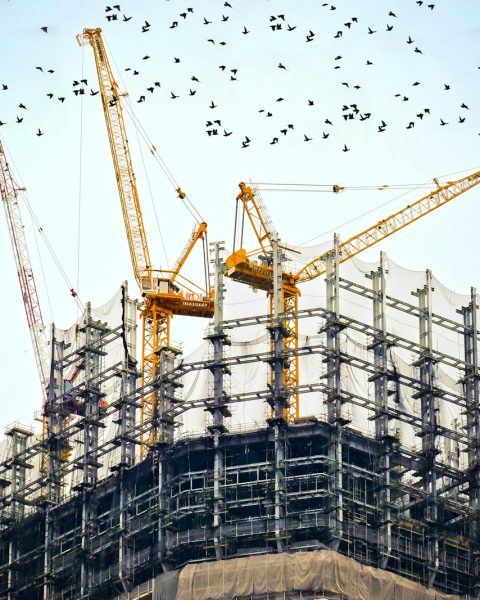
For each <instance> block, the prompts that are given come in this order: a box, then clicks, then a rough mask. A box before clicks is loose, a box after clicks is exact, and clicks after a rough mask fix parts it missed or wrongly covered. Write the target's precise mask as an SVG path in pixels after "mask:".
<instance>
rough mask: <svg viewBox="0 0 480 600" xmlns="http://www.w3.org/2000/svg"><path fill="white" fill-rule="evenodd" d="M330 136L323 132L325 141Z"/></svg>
mask: <svg viewBox="0 0 480 600" xmlns="http://www.w3.org/2000/svg"><path fill="white" fill-rule="evenodd" d="M329 135H330V134H329V133H325V132H324V131H322V138H323V139H324V140H326V139H327V138H328V137H329Z"/></svg>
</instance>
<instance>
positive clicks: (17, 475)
mask: <svg viewBox="0 0 480 600" xmlns="http://www.w3.org/2000/svg"><path fill="white" fill-rule="evenodd" d="M5 434H6V435H7V436H8V437H10V457H11V458H10V464H11V470H12V471H11V483H10V493H11V496H10V497H11V504H10V510H11V519H12V521H21V520H22V519H23V518H24V517H25V484H26V482H27V469H31V468H32V466H33V465H31V464H30V463H29V462H28V461H27V457H26V450H27V444H28V439H29V438H30V437H31V436H32V435H33V432H32V431H31V430H30V429H27V428H26V427H22V426H21V425H13V426H12V427H9V428H8V429H7V430H6V431H5ZM17 558H18V549H17V539H16V533H15V532H13V535H11V537H10V540H9V547H8V596H7V599H8V600H14V598H15V597H16V592H15V579H16V577H15V574H16V569H17V565H16V561H17Z"/></svg>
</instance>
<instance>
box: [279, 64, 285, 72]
mask: <svg viewBox="0 0 480 600" xmlns="http://www.w3.org/2000/svg"><path fill="white" fill-rule="evenodd" d="M278 68H279V69H285V71H286V70H287V67H286V66H285V65H282V63H278Z"/></svg>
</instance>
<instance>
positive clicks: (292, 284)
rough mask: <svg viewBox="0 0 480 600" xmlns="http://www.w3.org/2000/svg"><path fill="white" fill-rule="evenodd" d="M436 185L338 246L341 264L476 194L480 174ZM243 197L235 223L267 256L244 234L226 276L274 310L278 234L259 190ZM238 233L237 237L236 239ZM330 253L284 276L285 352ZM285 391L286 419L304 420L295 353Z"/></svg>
mask: <svg viewBox="0 0 480 600" xmlns="http://www.w3.org/2000/svg"><path fill="white" fill-rule="evenodd" d="M433 181H434V182H435V184H436V186H437V187H436V189H434V190H432V191H431V192H429V193H428V194H427V195H426V196H423V197H422V198H420V199H419V200H416V201H415V202H413V203H411V204H408V205H407V206H405V207H404V208H403V209H401V210H399V211H397V212H396V213H394V214H392V215H390V216H389V217H387V218H386V219H382V220H381V221H378V222H377V223H375V224H374V225H372V226H371V227H368V228H367V229H365V230H363V231H362V232H360V233H358V234H356V235H354V236H352V237H351V238H349V239H348V240H346V241H345V242H342V243H341V244H340V245H339V248H338V250H339V255H340V259H339V260H340V262H345V261H346V260H349V259H350V258H352V257H353V256H356V255H357V254H359V253H360V252H363V251H364V250H366V249H367V248H371V247H372V246H373V245H374V244H377V243H378V242H380V241H381V240H383V239H385V238H386V237H388V236H390V235H392V234H393V233H396V232H397V231H400V229H403V228H404V227H406V226H407V225H410V224H411V223H414V222H415V221H417V220H418V219H421V218H422V217H424V216H426V215H428V214H429V213H431V212H432V211H434V210H435V209H437V208H440V206H444V205H445V204H447V202H450V200H453V199H454V198H456V197H457V196H460V195H461V194H463V193H464V192H466V191H468V190H470V189H472V188H473V187H475V186H476V185H478V184H479V183H480V171H476V172H475V173H472V174H471V175H467V176H466V177H462V178H461V179H458V180H455V181H449V182H447V183H446V184H444V185H440V183H439V181H438V179H434V180H433ZM239 185H240V193H239V194H238V196H237V211H236V218H235V223H236V224H237V222H238V221H239V220H240V219H241V222H242V225H243V222H244V215H245V214H246V215H247V217H248V220H249V222H250V224H251V225H252V228H253V231H254V233H255V236H256V238H257V240H258V243H259V245H260V251H261V252H262V254H261V255H260V256H258V253H259V251H258V249H255V250H253V251H249V252H247V250H245V248H243V247H242V246H243V230H242V233H241V236H240V246H241V247H240V248H239V249H237V250H235V248H234V252H233V253H232V254H231V255H230V256H229V257H228V258H227V260H226V275H227V276H228V277H230V278H231V279H233V280H234V281H239V282H241V283H244V284H246V285H249V286H251V287H253V288H254V289H258V290H263V291H266V292H267V294H268V295H269V299H270V311H271V310H272V295H273V268H272V266H271V264H270V263H271V258H270V256H271V253H272V240H273V235H274V233H275V232H274V229H273V226H272V221H271V219H270V217H269V216H268V213H267V211H266V209H265V206H264V204H263V202H262V200H261V197H260V195H259V194H258V191H256V190H254V189H252V187H251V186H248V185H246V184H245V183H243V182H242V183H240V184H239ZM335 187H336V188H337V189H334V191H335V192H339V191H340V190H342V189H343V188H340V187H339V186H335ZM239 205H240V206H241V207H242V208H243V214H242V215H241V217H239V215H238V206H239ZM235 238H236V234H235V235H234V239H235ZM329 254H330V251H329V252H325V253H324V254H322V255H321V256H317V257H316V258H314V259H313V260H311V261H310V262H309V263H308V264H306V265H305V266H304V267H302V269H300V270H299V271H297V272H296V273H290V272H288V271H282V296H283V297H282V307H283V314H284V317H283V328H284V330H285V332H286V333H285V336H284V338H283V348H284V350H285V351H287V350H291V349H292V348H293V349H295V350H298V320H297V319H296V318H295V316H294V315H295V314H296V313H297V311H298V298H299V296H300V290H299V288H298V284H300V283H304V282H306V281H311V280H313V279H315V278H316V277H319V276H320V275H323V274H324V273H325V271H326V263H327V258H328V256H329ZM283 383H284V387H285V389H286V390H288V391H289V394H290V397H289V402H288V408H287V409H286V410H285V415H284V416H285V418H286V420H287V421H289V422H292V421H294V420H295V419H296V418H298V417H299V416H300V415H299V401H298V393H297V391H296V390H297V388H298V383H299V372H298V356H297V353H296V352H294V353H293V357H292V359H291V360H290V361H289V363H288V365H287V366H286V367H285V369H284V378H283Z"/></svg>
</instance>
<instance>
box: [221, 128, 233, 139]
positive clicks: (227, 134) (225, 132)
mask: <svg viewBox="0 0 480 600" xmlns="http://www.w3.org/2000/svg"><path fill="white" fill-rule="evenodd" d="M232 133H233V131H225V129H224V130H223V137H228V136H229V135H232Z"/></svg>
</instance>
